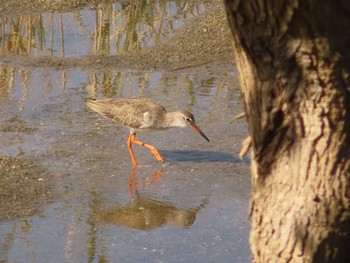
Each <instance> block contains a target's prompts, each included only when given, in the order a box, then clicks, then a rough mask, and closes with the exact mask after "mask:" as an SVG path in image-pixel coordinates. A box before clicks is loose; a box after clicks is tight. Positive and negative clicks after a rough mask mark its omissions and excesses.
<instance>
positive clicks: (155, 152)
mask: <svg viewBox="0 0 350 263" xmlns="http://www.w3.org/2000/svg"><path fill="white" fill-rule="evenodd" d="M135 137H136V134H135V133H131V134H130V136H129V140H128V148H129V151H130V155H131V160H132V162H133V164H134V165H136V160H135V156H134V153H133V151H132V147H131V143H135V144H138V145H141V146H143V147H146V148H148V149H149V150H150V151H151V152H152V153H153V155H154V157H156V158H157V160H158V161H160V162H164V161H163V158H162V156H161V155H160V154H159V152H158V151H157V149H156V148H155V147H154V146H152V145H149V144H146V143H144V142H141V141H138V140H136V139H135ZM129 144H130V146H129Z"/></svg>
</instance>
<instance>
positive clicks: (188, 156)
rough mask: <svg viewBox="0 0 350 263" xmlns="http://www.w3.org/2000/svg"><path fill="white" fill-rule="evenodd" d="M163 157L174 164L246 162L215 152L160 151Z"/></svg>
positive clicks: (245, 160)
mask: <svg viewBox="0 0 350 263" xmlns="http://www.w3.org/2000/svg"><path fill="white" fill-rule="evenodd" d="M160 152H161V153H162V154H163V155H164V157H165V158H166V159H167V160H169V161H171V162H174V163H180V162H181V163H182V162H194V163H208V162H230V163H242V162H248V161H247V159H243V160H241V159H237V158H234V156H233V154H231V153H225V152H216V151H192V150H181V151H167V150H162V151H160Z"/></svg>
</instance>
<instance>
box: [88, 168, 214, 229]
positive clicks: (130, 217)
mask: <svg viewBox="0 0 350 263" xmlns="http://www.w3.org/2000/svg"><path fill="white" fill-rule="evenodd" d="M135 174H136V168H135V167H134V168H132V169H131V174H130V182H129V189H130V197H131V201H130V203H128V204H126V205H123V206H117V207H112V208H109V209H107V210H101V211H94V214H93V216H92V217H91V221H90V222H94V223H98V224H113V225H118V226H125V227H128V228H132V229H138V230H144V231H150V230H154V229H156V228H160V227H163V226H164V225H167V224H170V225H173V226H176V227H181V228H186V227H189V226H191V225H192V224H193V223H194V222H195V219H196V215H197V213H198V212H199V211H200V210H201V209H202V208H204V207H205V205H206V204H207V202H208V200H207V199H205V200H203V201H202V202H201V204H199V205H198V206H196V207H194V208H189V209H184V208H181V207H178V206H176V205H175V204H172V203H171V202H169V201H164V200H162V199H159V198H155V197H150V196H147V195H143V194H140V193H139V191H140V190H142V188H143V187H147V186H149V185H151V184H156V183H159V180H161V176H162V172H161V170H157V171H155V172H154V173H153V175H151V176H150V177H148V178H146V179H140V178H137V175H135Z"/></svg>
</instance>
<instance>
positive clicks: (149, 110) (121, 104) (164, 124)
mask: <svg viewBox="0 0 350 263" xmlns="http://www.w3.org/2000/svg"><path fill="white" fill-rule="evenodd" d="M85 103H86V105H87V106H88V107H89V108H91V109H92V110H94V111H96V112H98V113H100V114H101V115H103V116H104V117H106V118H108V119H111V120H113V121H115V122H117V123H118V124H121V125H122V126H125V127H128V128H129V130H130V135H129V138H128V140H127V146H128V149H129V153H130V157H131V161H132V163H133V166H136V165H137V162H136V158H135V155H134V152H133V149H132V144H137V145H141V146H143V147H145V148H147V149H149V150H150V151H151V152H152V153H153V155H154V157H155V158H156V159H157V160H158V161H160V162H164V161H163V158H162V156H161V155H160V154H159V152H158V150H157V149H156V148H155V147H154V146H152V145H150V144H146V143H144V142H142V141H139V140H136V133H138V132H144V131H156V130H166V129H169V128H173V127H180V128H186V127H191V128H192V129H193V130H194V131H196V132H197V133H199V134H200V135H201V136H202V137H203V138H204V139H206V140H207V141H208V142H209V141H210V140H209V139H208V137H207V136H206V135H205V134H204V133H203V132H202V130H201V129H200V128H199V127H198V126H197V125H196V122H195V120H194V116H193V114H192V113H191V112H189V111H187V110H178V111H173V112H171V111H167V110H166V109H165V108H164V107H163V106H161V105H159V104H158V103H156V102H155V101H153V100H151V99H149V98H146V97H137V98H109V99H98V100H96V99H91V98H87V99H86V100H85Z"/></svg>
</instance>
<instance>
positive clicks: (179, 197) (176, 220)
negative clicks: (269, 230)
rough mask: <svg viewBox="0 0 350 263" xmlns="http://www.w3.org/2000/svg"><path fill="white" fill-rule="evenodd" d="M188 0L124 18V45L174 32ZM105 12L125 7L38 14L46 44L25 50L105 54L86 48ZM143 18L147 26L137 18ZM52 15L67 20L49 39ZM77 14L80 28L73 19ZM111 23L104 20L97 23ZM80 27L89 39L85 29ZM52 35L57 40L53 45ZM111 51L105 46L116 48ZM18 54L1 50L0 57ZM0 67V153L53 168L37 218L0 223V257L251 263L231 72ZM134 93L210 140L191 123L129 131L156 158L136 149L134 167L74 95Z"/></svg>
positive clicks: (112, 133) (122, 143)
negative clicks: (181, 115)
mask: <svg viewBox="0 0 350 263" xmlns="http://www.w3.org/2000/svg"><path fill="white" fill-rule="evenodd" d="M160 2H166V1H160ZM156 3H158V2H156ZM186 3H187V2H183V1H176V2H175V1H174V2H172V1H169V2H167V4H164V6H163V5H160V4H159V3H158V5H156V7H155V8H154V9H152V10H151V11H152V12H151V11H149V12H146V11H145V12H143V13H142V12H140V13H139V16H140V19H139V20H138V21H139V22H138V23H139V24H137V23H135V21H134V24H137V25H138V26H136V27H135V28H138V29H140V30H141V31H140V32H141V33H138V35H140V36H141V35H142V36H144V37H143V38H142V41H139V43H136V42H138V40H136V41H134V42H133V45H136V46H137V45H138V48H144V47H147V46H152V45H154V43H156V42H157V41H159V39H158V40H157V37H158V38H159V35H160V36H161V37H162V39H166V38H169V37H171V34H172V30H173V28H177V27H180V26H181V25H182V24H183V23H184V22H185V20H186V19H187V18H188V17H193V16H195V15H198V14H200V13H202V12H204V7H203V6H202V5H201V4H200V3H197V2H195V3H197V4H193V2H191V5H186ZM191 6H192V8H190V7H191ZM160 7H162V8H163V9H162V8H160ZM184 7H186V8H184ZM104 8H105V9H104ZM129 8H131V7H129ZM134 8H135V7H134ZM106 9H108V11H105V12H106V13H109V14H117V13H118V12H119V13H118V14H120V12H121V10H124V11H123V12H124V13H123V14H124V15H119V16H118V15H116V16H114V18H113V19H115V21H114V20H113V21H114V22H113V23H115V24H118V23H121V24H123V23H124V24H125V23H126V22H127V21H128V20H127V18H126V17H127V16H128V13H127V11H128V8H127V6H126V7H125V8H124V9H123V8H122V5H121V4H110V5H109V6H108V8H107V7H105V5H101V6H100V8H97V9H96V10H90V9H89V8H84V9H82V10H75V11H72V12H71V13H63V14H41V15H38V16H41V17H42V18H43V21H42V22H41V23H42V25H43V28H44V29H45V30H44V31H45V32H42V35H45V38H46V39H47V38H49V36H50V34H51V33H50V30H49V29H50V28H54V30H56V31H54V32H55V33H54V34H53V35H54V38H53V39H54V40H53V44H52V43H51V44H50V45H51V46H52V47H54V48H52V47H51V48H49V49H46V48H42V49H41V48H39V49H38V50H36V49H35V48H29V49H26V51H25V53H26V54H27V55H28V54H29V55H31V56H41V55H48V53H47V52H49V53H50V54H49V55H64V56H81V55H85V54H87V55H89V54H99V53H100V52H104V51H103V49H98V48H97V49H94V45H96V43H97V42H96V37H97V35H98V33H96V32H95V33H91V32H94V30H93V28H94V25H95V24H94V23H93V22H94V21H99V18H100V16H101V12H102V11H101V10H106ZM155 10H156V11H157V12H156V11H155ZM159 10H163V14H162V15H160V13H159V12H160V11H159ZM164 10H165V11H164ZM164 12H165V14H167V15H164ZM104 14H105V13H104ZM150 14H152V15H153V16H154V19H153V20H152V21H153V22H152V23H151V22H149V18H148V20H147V19H146V18H147V17H148V16H149V15H150ZM155 14H157V15H158V17H157V15H155ZM50 16H57V17H61V19H62V21H63V22H64V23H65V25H66V26H65V27H64V28H66V29H67V30H64V38H58V35H59V34H58V33H57V32H60V26H59V23H58V24H54V25H53V24H51V25H50V23H49V21H50V19H49V18H50ZM79 16H80V19H82V21H84V22H83V23H82V24H81V25H84V27H83V28H84V29H81V28H79V23H77V24H76V25H75V24H74V23H73V22H72V21H71V19H73V18H75V17H79ZM155 17H156V18H157V19H158V20H157V19H155ZM7 19H13V20H15V21H19V20H20V19H21V17H10V18H7ZM118 19H119V20H118ZM154 20H156V21H158V22H156V23H155V22H154ZM31 21H32V22H33V20H31ZM87 21H88V22H87ZM111 21H112V20H111V19H110V20H108V18H106V20H105V22H104V24H106V23H107V22H109V23H111ZM159 21H168V22H167V23H168V24H170V22H171V24H172V25H171V26H169V25H167V23H165V22H164V23H163V24H165V25H167V26H165V29H164V30H159V32H160V33H159V34H158V35H157V34H155V32H157V30H150V29H149V28H150V24H152V25H153V28H157V27H156V26H155V25H158V23H160V22H159ZM169 21H170V22H169ZM129 22H130V21H129ZM147 23H148V24H147ZM67 25H69V26H67ZM47 28H48V29H47ZM55 28H56V29H55ZM96 28H97V25H96ZM158 28H159V27H158ZM6 30H7V29H6ZM142 30H143V31H142ZM68 31H69V32H71V33H66V32H68ZM74 32H80V33H79V34H78V33H74ZM85 32H90V33H89V34H92V35H93V37H90V38H89V37H88V35H89V34H87V35H85V36H84V34H85ZM101 32H102V31H101ZM105 34H107V35H108V36H107V37H105V39H109V40H111V41H115V42H113V43H112V44H113V45H115V43H116V41H117V40H116V39H117V36H118V34H122V33H121V32H119V31H118V32H117V31H116V29H115V28H114V29H113V27H110V28H109V31H108V32H107V33H106V32H105ZM24 35H25V33H24ZM37 37H38V36H37ZM55 37H57V40H55ZM127 38H128V36H127V35H122V36H119V38H118V39H119V40H120V41H121V42H120V43H124V44H120V45H119V46H118V48H119V49H120V50H128V49H127V48H126V44H125V41H126V40H125V39H127ZM7 39H9V36H8V38H7ZM137 39H140V38H137ZM60 41H61V44H62V43H64V45H61V46H59V45H60ZM62 41H63V42H62ZM5 42H6V41H5ZM82 43H86V44H84V45H82ZM98 43H101V42H98ZM112 44H110V45H109V46H110V47H111V46H113V45H112ZM130 45H131V44H130ZM3 46H4V43H3ZM62 46H64V52H63V51H62V50H63V49H62ZM80 47H82V48H80ZM118 48H115V49H113V50H111V49H109V50H108V52H107V53H108V54H117V53H118ZM58 50H61V53H60V52H59V51H58ZM96 50H99V51H98V52H97V51H96ZM22 51H23V50H22ZM22 51H21V49H17V51H16V50H15V51H11V50H10V49H3V50H2V54H8V53H9V52H14V53H16V54H22V53H21V52H22ZM0 67H1V68H0V69H1V86H0V122H1V124H2V125H8V127H11V126H15V127H17V128H18V127H21V129H20V130H18V129H14V130H11V129H6V130H5V129H2V130H1V131H0V138H1V142H2V143H1V144H2V147H1V148H0V153H1V155H6V156H21V157H26V158H29V159H31V160H33V161H35V162H37V163H39V164H40V165H42V166H43V167H44V168H45V169H47V170H48V171H49V172H50V173H51V174H52V175H53V176H52V182H51V187H52V195H53V200H52V202H50V203H49V204H48V205H45V206H44V207H41V209H40V211H41V212H40V213H39V214H34V215H32V216H29V217H24V218H17V219H13V220H9V221H5V222H1V224H0V261H5V262H214V261H219V262H250V251H249V244H248V232H249V222H248V200H249V193H250V182H249V169H248V166H249V160H247V159H244V160H240V159H238V154H237V153H238V151H239V149H240V143H241V141H242V140H243V139H244V137H245V136H246V127H245V124H244V122H243V121H237V120H235V119H234V115H236V114H238V113H240V112H241V110H242V105H241V102H240V95H239V90H238V88H237V86H238V85H237V78H236V77H237V76H236V72H235V71H234V70H233V69H231V70H228V71H225V72H220V73H218V71H217V70H216V69H215V65H211V64H208V65H206V66H201V67H200V68H196V69H191V70H188V71H186V70H185V71H181V72H178V73H174V72H172V73H169V72H150V71H142V72H138V71H131V70H125V71H117V70H111V69H105V70H103V69H102V70H80V69H78V68H68V69H55V68H49V67H48V68H45V67H26V68H24V67H19V68H14V67H9V66H6V67H3V66H0ZM203 72H205V74H203ZM135 95H137V96H139V95H141V96H147V97H150V98H153V99H154V100H156V101H157V102H159V103H160V104H162V105H164V106H165V107H166V108H167V109H168V110H175V109H180V108H184V109H188V110H190V111H192V112H193V114H194V116H195V117H196V122H197V123H198V125H199V126H200V127H201V128H202V130H203V131H204V132H205V134H206V135H207V136H208V137H209V138H210V140H211V141H210V143H208V142H206V141H205V140H204V139H203V138H202V137H201V136H199V135H198V134H195V133H194V132H193V131H192V130H191V129H188V130H187V129H172V130H168V131H165V132H154V133H143V134H138V138H139V139H141V140H143V141H145V142H147V143H149V144H152V145H155V146H156V147H157V148H158V150H159V152H160V153H161V154H162V155H163V157H164V160H165V163H164V164H161V163H158V162H157V161H156V160H155V159H154V158H153V156H152V154H151V153H150V152H148V151H147V150H145V149H140V148H138V147H134V149H135V155H136V158H137V160H138V162H139V163H140V164H141V165H139V166H137V167H136V168H135V169H132V166H131V161H130V157H129V153H128V149H127V147H126V140H127V137H128V130H127V129H126V128H123V127H121V126H118V125H116V124H115V123H113V122H112V121H109V120H107V119H104V118H102V117H100V116H99V115H98V114H97V113H95V112H92V111H91V110H89V109H87V108H86V107H85V106H84V99H85V98H86V97H90V96H96V97H97V98H104V97H121V96H123V97H130V96H135Z"/></svg>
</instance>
